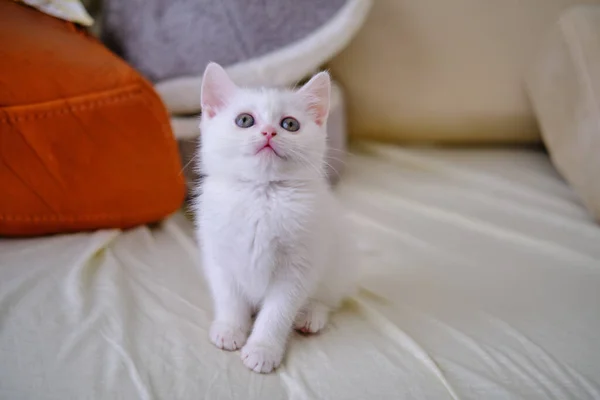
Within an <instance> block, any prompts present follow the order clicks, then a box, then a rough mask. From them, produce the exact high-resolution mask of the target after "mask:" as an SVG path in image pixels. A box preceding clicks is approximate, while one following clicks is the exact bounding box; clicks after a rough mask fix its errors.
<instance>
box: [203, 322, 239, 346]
mask: <svg viewBox="0 0 600 400" xmlns="http://www.w3.org/2000/svg"><path fill="white" fill-rule="evenodd" d="M209 336H210V341H211V342H213V344H214V345H215V346H217V347H218V348H220V349H223V350H229V351H233V350H237V349H239V348H241V347H242V346H243V345H244V343H246V339H247V338H248V334H247V333H246V331H245V330H244V329H242V328H240V327H237V326H235V325H233V324H230V323H227V322H219V321H215V322H213V324H212V326H211V327H210V333H209Z"/></svg>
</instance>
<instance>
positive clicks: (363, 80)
mask: <svg viewBox="0 0 600 400" xmlns="http://www.w3.org/2000/svg"><path fill="white" fill-rule="evenodd" d="M584 2H587V3H590V2H593V3H596V4H600V1H594V0H526V1H525V0H521V1H518V0H488V1H483V0H452V1H449V0H377V1H375V2H373V9H372V10H371V13H370V15H369V17H368V18H367V21H366V24H365V26H364V27H363V28H362V29H361V31H360V32H359V34H358V36H357V37H356V38H355V39H354V40H353V42H352V43H351V44H350V46H349V47H348V48H347V49H346V50H344V51H343V52H342V53H341V54H340V55H339V56H338V57H337V58H336V59H335V60H334V61H333V62H332V63H331V65H330V67H331V70H332V72H333V73H334V76H335V77H336V79H338V80H339V81H341V83H342V85H343V86H344V88H345V89H346V93H347V95H348V97H347V99H348V102H349V103H348V115H349V117H350V124H349V127H350V129H351V134H352V135H354V136H362V137H369V138H379V139H390V140H395V141H400V140H422V139H429V140H439V141H471V142H472V141H483V142H492V141H495V142H535V141H539V140H540V137H539V132H538V129H537V125H536V123H535V118H534V115H533V112H532V110H531V108H530V105H529V102H528V100H527V96H526V94H525V90H524V85H523V80H524V75H525V72H526V71H527V68H528V67H529V66H530V65H531V56H532V54H533V53H534V51H535V50H536V49H538V48H539V47H540V41H541V40H543V37H544V35H545V33H546V32H547V31H548V29H550V28H551V27H552V25H553V24H554V23H555V22H556V20H557V19H558V16H559V15H560V13H561V12H562V11H563V10H564V9H565V8H567V7H569V6H572V5H574V4H578V3H584Z"/></svg>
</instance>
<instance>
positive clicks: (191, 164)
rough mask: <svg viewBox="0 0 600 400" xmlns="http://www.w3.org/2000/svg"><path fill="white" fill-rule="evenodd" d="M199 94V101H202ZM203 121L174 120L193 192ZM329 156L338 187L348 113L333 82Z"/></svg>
mask: <svg viewBox="0 0 600 400" xmlns="http://www.w3.org/2000/svg"><path fill="white" fill-rule="evenodd" d="M199 93H200V91H198V93H196V94H197V97H198V99H200V95H199ZM199 122H200V118H199V116H198V115H194V116H189V117H171V126H172V127H173V132H174V133H175V137H176V138H177V140H178V143H179V152H180V154H181V159H182V160H181V161H182V165H184V169H183V174H184V176H185V178H186V182H187V183H188V188H190V189H191V186H190V185H191V184H192V183H193V182H195V181H197V180H198V178H199V177H198V174H197V173H196V171H195V165H197V162H198V160H197V159H193V157H194V155H195V154H196V148H197V146H198V140H199V136H200V130H199V128H198V125H199ZM327 138H328V146H329V149H328V154H327V159H326V162H327V169H326V171H327V177H328V179H329V181H330V182H332V183H335V182H336V181H337V179H338V178H339V175H340V174H341V173H342V169H343V168H344V163H345V161H344V157H345V154H346V151H345V150H346V138H347V129H346V110H345V106H344V95H343V91H342V89H341V88H340V86H339V85H337V84H336V83H335V82H332V86H331V103H330V111H329V120H328V122H327Z"/></svg>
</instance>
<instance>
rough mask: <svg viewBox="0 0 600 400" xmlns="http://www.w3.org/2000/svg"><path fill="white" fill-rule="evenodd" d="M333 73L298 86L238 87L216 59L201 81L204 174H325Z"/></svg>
mask: <svg viewBox="0 0 600 400" xmlns="http://www.w3.org/2000/svg"><path fill="white" fill-rule="evenodd" d="M330 89H331V82H330V79H329V74H327V73H326V72H320V73H318V74H316V75H315V76H314V77H313V78H312V79H311V80H310V81H309V82H308V83H306V84H305V85H304V86H303V87H301V88H300V89H298V90H293V91H292V90H276V89H247V88H241V87H238V86H236V85H235V84H234V83H233V81H232V80H231V79H230V78H229V76H227V73H226V72H225V70H223V68H221V66H219V65H218V64H215V63H211V64H209V65H208V66H207V67H206V71H205V72H204V76H203V79H202V95H201V102H202V120H201V123H200V130H201V132H202V145H201V152H202V172H203V173H205V174H207V175H213V174H217V175H225V176H229V177H236V178H241V179H247V180H259V181H272V180H286V179H310V178H313V177H314V176H316V175H323V158H324V155H325V150H326V126H325V125H326V122H327V116H328V113H329V93H330Z"/></svg>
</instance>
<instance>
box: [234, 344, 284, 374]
mask: <svg viewBox="0 0 600 400" xmlns="http://www.w3.org/2000/svg"><path fill="white" fill-rule="evenodd" d="M282 358H283V350H282V349H279V348H277V347H275V346H269V345H264V344H259V343H248V344H246V345H245V346H244V347H243V348H242V361H243V363H244V365H245V366H246V367H248V368H250V369H251V370H252V371H254V372H259V373H261V374H268V373H269V372H272V371H273V370H274V369H275V368H277V367H278V366H279V364H281V360H282Z"/></svg>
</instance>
